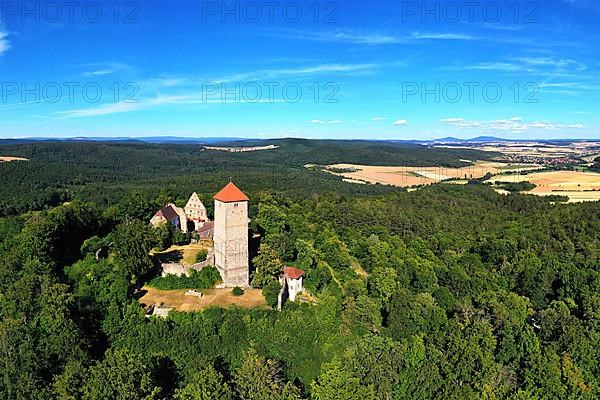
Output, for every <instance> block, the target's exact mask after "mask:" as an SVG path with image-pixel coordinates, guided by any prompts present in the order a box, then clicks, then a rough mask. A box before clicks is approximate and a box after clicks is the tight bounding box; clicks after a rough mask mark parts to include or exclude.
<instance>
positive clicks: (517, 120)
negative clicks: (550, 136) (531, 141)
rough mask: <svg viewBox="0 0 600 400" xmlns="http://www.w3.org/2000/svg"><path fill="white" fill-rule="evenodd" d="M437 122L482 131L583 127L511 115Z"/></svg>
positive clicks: (522, 131) (555, 129) (554, 129)
mask: <svg viewBox="0 0 600 400" xmlns="http://www.w3.org/2000/svg"><path fill="white" fill-rule="evenodd" d="M439 122H441V123H442V124H445V125H450V126H453V127H455V128H457V129H461V130H462V129H477V130H478V131H484V132H512V133H524V132H530V131H531V132H540V131H559V130H564V129H583V128H585V126H584V125H583V124H580V123H559V122H550V121H532V122H528V121H525V119H524V118H522V117H512V118H509V119H497V120H489V121H477V120H468V119H464V118H445V119H441V120H440V121H439Z"/></svg>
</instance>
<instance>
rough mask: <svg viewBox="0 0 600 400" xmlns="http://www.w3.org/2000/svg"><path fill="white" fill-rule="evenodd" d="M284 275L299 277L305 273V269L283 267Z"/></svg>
mask: <svg viewBox="0 0 600 400" xmlns="http://www.w3.org/2000/svg"><path fill="white" fill-rule="evenodd" d="M283 275H284V276H285V277H287V278H291V279H298V278H300V277H301V276H302V275H304V271H302V270H301V269H298V268H294V267H283Z"/></svg>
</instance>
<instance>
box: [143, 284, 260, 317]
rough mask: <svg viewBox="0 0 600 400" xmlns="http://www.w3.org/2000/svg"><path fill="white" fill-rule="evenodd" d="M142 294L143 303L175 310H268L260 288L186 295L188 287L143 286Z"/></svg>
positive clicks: (221, 290) (207, 290) (228, 289)
mask: <svg viewBox="0 0 600 400" xmlns="http://www.w3.org/2000/svg"><path fill="white" fill-rule="evenodd" d="M142 290H143V291H144V292H145V293H144V295H143V296H142V297H141V298H140V299H139V302H140V303H141V304H144V305H147V306H149V305H152V304H156V305H162V306H164V307H173V308H174V309H175V310H176V311H186V312H191V311H200V310H204V309H206V308H209V307H224V308H228V307H240V308H261V309H265V310H270V309H271V307H269V306H268V305H267V302H266V301H265V298H264V296H263V294H262V290H261V289H244V294H243V295H241V296H234V295H233V294H232V293H231V291H232V289H231V288H226V289H206V290H199V292H202V294H203V296H202V297H201V298H200V297H196V296H186V294H185V292H187V291H188V289H177V290H159V289H155V288H152V287H149V286H144V287H143V288H142Z"/></svg>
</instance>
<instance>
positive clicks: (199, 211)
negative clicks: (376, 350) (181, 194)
mask: <svg viewBox="0 0 600 400" xmlns="http://www.w3.org/2000/svg"><path fill="white" fill-rule="evenodd" d="M184 210H185V215H187V218H188V220H189V221H192V222H193V223H194V230H196V231H199V230H200V228H202V227H203V226H204V224H205V223H206V222H208V216H207V214H206V207H204V204H203V203H202V200H200V197H198V194H197V193H196V192H194V193H192V195H191V196H190V199H189V200H188V202H187V204H186V205H185V208H184Z"/></svg>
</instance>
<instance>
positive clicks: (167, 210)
mask: <svg viewBox="0 0 600 400" xmlns="http://www.w3.org/2000/svg"><path fill="white" fill-rule="evenodd" d="M155 215H157V216H159V217H164V218H165V219H167V220H169V221H171V220H173V219H175V218H179V214H177V211H175V208H174V207H173V205H172V204H169V205H167V206H165V207H163V208H161V209H160V210H159V211H158V212H157V213H156V214H155Z"/></svg>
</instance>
